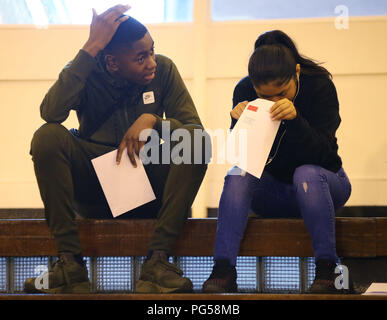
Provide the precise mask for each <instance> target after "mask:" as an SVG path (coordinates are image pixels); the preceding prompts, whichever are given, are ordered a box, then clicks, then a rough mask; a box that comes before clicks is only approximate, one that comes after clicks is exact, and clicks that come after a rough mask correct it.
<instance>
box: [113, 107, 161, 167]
mask: <svg viewBox="0 0 387 320" xmlns="http://www.w3.org/2000/svg"><path fill="white" fill-rule="evenodd" d="M155 124H156V117H155V116H154V115H152V114H150V113H144V114H142V115H141V116H140V117H139V118H138V119H137V120H136V121H135V122H134V123H133V124H132V126H131V127H130V128H129V130H128V131H127V132H126V134H125V136H124V138H123V139H122V142H121V144H120V146H119V147H118V150H117V158H116V162H117V165H119V164H120V162H121V157H122V153H123V152H124V150H125V148H126V150H127V153H128V157H129V160H130V162H131V163H132V165H133V166H134V167H135V168H136V167H137V163H136V160H135V158H134V153H136V154H137V156H138V155H139V153H140V150H141V148H142V147H143V146H144V145H145V142H146V141H140V134H141V132H142V131H143V130H146V129H153V127H154V125H155Z"/></svg>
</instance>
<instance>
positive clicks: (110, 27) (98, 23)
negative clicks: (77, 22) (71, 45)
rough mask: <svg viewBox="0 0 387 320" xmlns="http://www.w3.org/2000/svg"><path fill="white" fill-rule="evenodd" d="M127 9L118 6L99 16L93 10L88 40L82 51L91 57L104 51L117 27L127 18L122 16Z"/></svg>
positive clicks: (125, 6) (123, 6)
mask: <svg viewBox="0 0 387 320" xmlns="http://www.w3.org/2000/svg"><path fill="white" fill-rule="evenodd" d="M129 9H130V6H129V5H121V4H120V5H116V6H114V7H112V8H110V9H108V10H106V11H105V12H104V13H102V14H100V15H98V14H97V12H96V11H95V9H93V19H92V21H91V25H90V35H89V39H88V40H87V42H86V43H85V45H84V46H83V48H82V49H83V50H85V51H86V52H87V53H89V54H90V55H91V56H92V57H95V56H97V54H98V52H100V51H101V50H103V49H105V47H106V45H107V44H108V43H109V42H110V40H111V39H112V38H113V36H114V34H115V32H116V30H117V28H118V27H119V25H120V24H121V23H122V22H124V21H125V20H127V19H128V18H129V17H128V16H123V14H124V13H125V12H126V11H128V10H129Z"/></svg>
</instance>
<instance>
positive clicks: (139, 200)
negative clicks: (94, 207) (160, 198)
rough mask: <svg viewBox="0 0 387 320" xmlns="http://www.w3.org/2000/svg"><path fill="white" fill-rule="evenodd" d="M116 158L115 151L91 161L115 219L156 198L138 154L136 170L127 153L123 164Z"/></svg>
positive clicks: (124, 153)
mask: <svg viewBox="0 0 387 320" xmlns="http://www.w3.org/2000/svg"><path fill="white" fill-rule="evenodd" d="M116 156H117V150H114V151H112V152H109V153H106V154H104V155H102V156H100V157H98V158H95V159H93V160H91V162H92V164H93V166H94V169H95V172H96V174H97V177H98V180H99V182H100V184H101V187H102V190H103V192H104V194H105V197H106V200H107V202H108V204H109V207H110V210H111V212H112V214H113V217H117V216H119V215H121V214H123V213H125V212H127V211H130V210H133V209H134V208H137V207H139V206H141V205H143V204H145V203H148V202H150V201H152V200H155V199H156V196H155V194H154V192H153V189H152V186H151V184H150V182H149V179H148V176H147V174H146V172H145V169H144V166H143V164H142V162H141V160H140V159H139V158H138V157H137V156H136V155H135V158H136V163H137V168H134V167H133V165H132V164H131V162H130V160H129V157H128V155H127V153H126V150H125V151H124V152H123V153H122V158H121V163H120V165H117V164H116Z"/></svg>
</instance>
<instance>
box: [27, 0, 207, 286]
mask: <svg viewBox="0 0 387 320" xmlns="http://www.w3.org/2000/svg"><path fill="white" fill-rule="evenodd" d="M128 9H129V7H128V6H122V5H118V6H115V7H113V8H111V9H109V10H107V11H106V12H104V13H102V14H101V15H97V14H96V12H95V11H93V20H92V23H91V27H90V37H89V39H88V41H87V42H86V44H85V45H84V46H83V48H82V49H81V50H80V51H79V53H78V54H77V56H76V57H75V59H74V60H73V61H72V62H71V63H70V64H68V65H67V66H66V67H65V68H64V69H63V70H62V72H61V74H60V75H59V79H58V80H57V81H56V82H55V84H54V85H53V86H52V87H51V89H50V90H49V91H48V93H47V95H46V96H45V98H44V100H43V102H42V105H41V116H42V118H43V119H44V120H45V121H46V122H47V123H46V124H44V125H43V126H42V127H41V128H40V129H38V130H37V131H36V133H35V134H34V137H33V139H32V142H31V155H32V157H33V162H34V168H35V174H36V177H37V181H38V185H39V189H40V193H41V197H42V200H43V203H44V207H45V215H46V220H47V223H48V226H49V228H50V231H51V233H52V234H53V236H54V238H55V241H56V245H57V249H58V254H59V260H58V262H57V263H56V264H55V265H54V267H53V268H52V269H51V270H50V271H49V274H48V275H49V289H42V290H40V291H41V292H46V293H62V292H68V293H87V292H89V291H90V289H89V288H90V286H89V280H88V276H87V268H86V267H85V265H84V263H83V259H82V248H81V244H80V241H79V237H78V231H77V224H76V221H75V214H74V211H77V212H78V213H79V214H80V215H81V216H84V217H86V218H100V219H101V218H102V219H103V218H111V213H110V210H109V207H108V204H107V202H106V199H105V197H104V194H103V191H102V189H101V187H100V184H99V182H98V179H97V176H96V174H95V172H94V169H93V167H92V164H91V161H90V160H91V159H93V158H95V157H97V156H100V155H102V154H105V153H107V152H110V151H112V150H115V149H118V150H117V165H119V163H120V160H121V158H122V157H124V156H129V158H130V161H131V162H132V164H133V166H136V160H135V157H134V155H135V154H137V155H138V154H139V151H140V149H141V147H143V146H144V144H145V141H141V140H142V139H140V134H141V132H143V130H146V129H155V130H157V132H159V133H160V137H161V136H162V134H161V131H163V134H164V131H165V130H161V129H162V128H163V129H164V127H165V125H167V126H166V127H167V128H168V126H169V127H170V131H171V132H172V131H174V130H175V129H177V128H179V129H185V130H186V131H187V132H188V133H189V136H190V137H191V138H192V139H191V140H192V143H191V149H192V150H191V153H192V154H193V153H195V152H197V151H199V150H197V149H198V148H197V146H195V144H194V139H193V131H194V130H195V129H199V130H202V129H203V128H202V125H201V121H200V119H199V116H198V114H197V112H196V109H195V106H194V104H193V101H192V99H191V97H190V95H189V93H188V91H187V89H186V87H185V85H184V83H183V81H182V79H181V77H180V75H179V73H178V71H177V69H176V66H175V65H174V64H173V62H172V61H171V60H170V59H168V58H166V57H164V56H160V55H155V54H154V42H153V39H152V38H151V36H150V34H149V32H148V31H147V29H146V28H145V26H144V25H142V24H141V23H139V22H138V21H137V20H135V19H133V18H131V17H128V16H124V15H123V13H124V12H126V11H127V10H128ZM70 110H76V112H77V116H78V119H79V123H80V126H79V130H78V131H77V130H70V132H69V131H68V130H67V129H66V128H64V127H63V126H62V125H60V123H61V122H63V121H64V120H65V119H66V118H67V117H68V115H69V112H70ZM164 113H165V116H166V119H163V114H164ZM162 138H163V139H165V137H164V136H163V137H162ZM190 142H191V141H190ZM207 147H209V146H208V145H207ZM200 148H202V146H200ZM125 149H126V151H125ZM160 149H161V148H160ZM124 151H125V152H124ZM204 154H205V153H204ZM162 157H163V159H165V155H162ZM168 157H170V154H168ZM169 159H170V158H169ZM195 159H197V158H195ZM197 162H198V161H196V162H195V163H197ZM193 163H194V162H193V161H192V162H190V163H182V164H175V163H174V162H173V161H167V163H160V164H157V163H150V164H148V165H145V170H146V172H147V174H148V177H149V180H150V182H151V185H152V187H153V190H154V192H155V195H156V198H157V199H156V200H155V201H152V202H150V203H148V204H146V205H143V206H141V207H139V208H137V209H134V210H133V211H131V212H129V213H127V214H124V215H123V216H122V217H127V218H156V217H157V223H156V228H155V231H154V234H153V237H152V240H151V243H150V245H149V254H148V257H147V259H146V261H145V262H144V264H143V266H142V271H141V275H140V280H139V281H138V283H137V292H140V293H159V292H160V293H161V292H186V291H191V290H192V283H191V281H190V280H189V279H188V278H185V277H183V276H182V272H181V270H180V269H178V268H177V267H176V266H174V265H173V264H171V263H169V262H168V255H169V253H170V251H171V248H172V246H173V244H174V242H175V240H176V238H177V237H178V236H179V234H180V231H181V229H182V227H183V225H184V223H185V221H186V219H187V217H188V212H189V210H190V208H191V205H192V203H193V201H194V198H195V196H196V194H197V192H198V189H199V187H200V184H201V182H202V180H203V178H204V175H205V172H206V169H207V165H206V163H208V162H206V161H205V160H204V159H203V161H202V162H201V163H199V164H193ZM182 177H184V179H181V178H182ZM128 179H130V177H128ZM25 291H27V292H36V288H35V279H27V280H26V283H25Z"/></svg>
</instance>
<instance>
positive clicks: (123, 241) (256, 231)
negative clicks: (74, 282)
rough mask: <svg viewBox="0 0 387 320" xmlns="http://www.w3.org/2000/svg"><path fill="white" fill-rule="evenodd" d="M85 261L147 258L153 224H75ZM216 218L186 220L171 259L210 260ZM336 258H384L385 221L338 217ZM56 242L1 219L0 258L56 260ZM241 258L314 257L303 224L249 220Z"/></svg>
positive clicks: (35, 228) (42, 226)
mask: <svg viewBox="0 0 387 320" xmlns="http://www.w3.org/2000/svg"><path fill="white" fill-rule="evenodd" d="M78 224H79V234H80V239H81V244H82V247H83V254H84V255H85V256H145V255H146V254H147V250H148V243H149V241H150V239H151V236H152V233H153V230H154V226H155V221H154V220H79V221H78ZM216 225H217V220H216V219H189V220H188V221H187V223H186V225H185V227H184V229H183V230H182V233H181V236H180V238H179V240H178V241H177V242H176V245H175V247H174V249H173V252H172V255H174V256H212V255H213V248H214V240H215V233H216ZM336 247H337V252H338V255H339V256H340V257H361V258H367V257H368V258H373V257H383V256H387V218H336ZM56 255H57V251H56V246H55V241H54V239H53V238H52V236H51V235H50V232H49V229H48V227H47V225H46V222H45V220H43V219H24V220H13V219H0V256H3V257H8V256H9V257H12V256H14V257H15V256H16V257H17V256H56ZM239 255H241V256H296V257H312V256H313V250H312V243H311V239H310V236H309V234H308V233H307V231H306V228H305V226H304V223H303V221H302V220H301V219H254V218H251V219H249V221H248V225H247V229H246V232H245V236H244V239H243V241H242V244H241V248H240V252H239Z"/></svg>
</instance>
